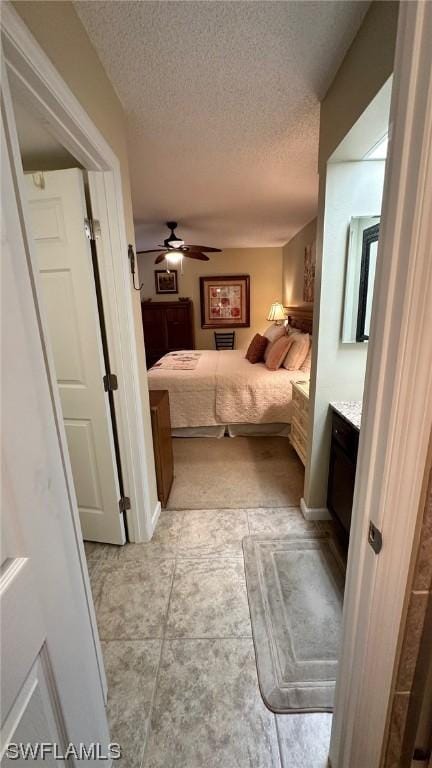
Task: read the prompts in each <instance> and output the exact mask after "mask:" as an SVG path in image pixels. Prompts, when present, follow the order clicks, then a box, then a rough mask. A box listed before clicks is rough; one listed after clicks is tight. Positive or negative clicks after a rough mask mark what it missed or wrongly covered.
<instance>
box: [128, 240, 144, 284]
mask: <svg viewBox="0 0 432 768" xmlns="http://www.w3.org/2000/svg"><path fill="white" fill-rule="evenodd" d="M128 256H129V261H130V268H131V272H132V285H133V287H134V290H135V291H140V290H141V288H142V287H143V285H144V283H141V285H140V286H139V288H137V287H136V285H135V252H134V249H133V245H131V244H130V243H129V245H128Z"/></svg>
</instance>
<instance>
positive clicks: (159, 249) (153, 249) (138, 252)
mask: <svg viewBox="0 0 432 768" xmlns="http://www.w3.org/2000/svg"><path fill="white" fill-rule="evenodd" d="M161 251H166V248H151V249H150V250H149V251H137V256H140V255H141V254H142V253H160V252H161Z"/></svg>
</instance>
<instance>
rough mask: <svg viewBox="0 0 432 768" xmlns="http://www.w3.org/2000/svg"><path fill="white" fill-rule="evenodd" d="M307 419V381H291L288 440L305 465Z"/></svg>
mask: <svg viewBox="0 0 432 768" xmlns="http://www.w3.org/2000/svg"><path fill="white" fill-rule="evenodd" d="M308 420H309V382H308V381H293V384H292V416H291V434H290V440H291V445H292V447H293V448H294V450H295V451H296V453H297V455H298V457H299V459H300V460H301V462H302V463H303V465H306V453H307V435H308Z"/></svg>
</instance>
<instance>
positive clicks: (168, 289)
mask: <svg viewBox="0 0 432 768" xmlns="http://www.w3.org/2000/svg"><path fill="white" fill-rule="evenodd" d="M155 285H156V293H178V282H177V270H176V269H170V271H169V272H167V271H166V269H155Z"/></svg>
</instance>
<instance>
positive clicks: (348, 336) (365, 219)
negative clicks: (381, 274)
mask: <svg viewBox="0 0 432 768" xmlns="http://www.w3.org/2000/svg"><path fill="white" fill-rule="evenodd" d="M379 225H380V217H379V216H356V217H353V218H352V219H351V222H350V228H349V238H348V255H347V267H346V277H345V302H344V314H343V324H342V341H343V342H344V343H346V344H355V343H357V342H364V341H367V340H368V339H369V330H370V318H371V310H372V300H373V288H374V281H375V270H376V260H377V251H378V237H379Z"/></svg>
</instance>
